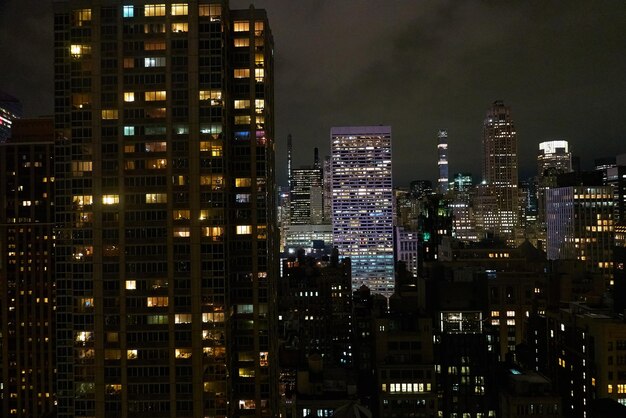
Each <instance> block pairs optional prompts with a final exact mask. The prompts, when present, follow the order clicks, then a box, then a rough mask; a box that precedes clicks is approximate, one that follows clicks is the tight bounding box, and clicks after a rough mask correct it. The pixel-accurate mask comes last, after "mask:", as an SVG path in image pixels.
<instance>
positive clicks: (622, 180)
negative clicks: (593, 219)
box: [606, 154, 626, 222]
mask: <svg viewBox="0 0 626 418" xmlns="http://www.w3.org/2000/svg"><path fill="white" fill-rule="evenodd" d="M606 173H607V179H606V182H607V184H608V185H610V186H611V187H613V205H614V209H615V216H614V218H613V219H614V221H615V222H624V221H626V154H621V155H618V156H617V161H616V164H615V167H611V168H608V169H607V172H606Z"/></svg>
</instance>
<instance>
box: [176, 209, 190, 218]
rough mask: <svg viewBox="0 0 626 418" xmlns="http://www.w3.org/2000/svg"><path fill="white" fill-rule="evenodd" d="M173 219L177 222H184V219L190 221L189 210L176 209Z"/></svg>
mask: <svg viewBox="0 0 626 418" xmlns="http://www.w3.org/2000/svg"><path fill="white" fill-rule="evenodd" d="M172 215H173V216H172V217H173V219H174V220H175V221H176V220H182V219H187V220H188V219H189V210H187V209H175V210H174V211H173V213H172Z"/></svg>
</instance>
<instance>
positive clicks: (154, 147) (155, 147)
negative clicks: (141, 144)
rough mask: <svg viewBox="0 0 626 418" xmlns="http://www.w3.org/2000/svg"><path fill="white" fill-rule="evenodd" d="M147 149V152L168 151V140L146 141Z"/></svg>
mask: <svg viewBox="0 0 626 418" xmlns="http://www.w3.org/2000/svg"><path fill="white" fill-rule="evenodd" d="M145 150H146V152H165V151H167V142H164V141H159V142H146V145H145Z"/></svg>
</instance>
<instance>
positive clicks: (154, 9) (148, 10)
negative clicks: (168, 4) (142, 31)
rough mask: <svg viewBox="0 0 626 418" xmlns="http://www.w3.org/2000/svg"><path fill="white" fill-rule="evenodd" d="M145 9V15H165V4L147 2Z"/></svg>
mask: <svg viewBox="0 0 626 418" xmlns="http://www.w3.org/2000/svg"><path fill="white" fill-rule="evenodd" d="M143 11H144V15H145V16H165V4H146V5H145V6H144V8H143Z"/></svg>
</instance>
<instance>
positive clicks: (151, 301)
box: [146, 296, 169, 308]
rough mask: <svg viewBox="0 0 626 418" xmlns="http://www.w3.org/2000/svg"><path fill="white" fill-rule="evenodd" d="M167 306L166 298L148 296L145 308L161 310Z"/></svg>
mask: <svg viewBox="0 0 626 418" xmlns="http://www.w3.org/2000/svg"><path fill="white" fill-rule="evenodd" d="M168 304H169V300H168V298H167V296H149V297H147V298H146V306H147V307H148V308H162V307H166V306H168Z"/></svg>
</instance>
